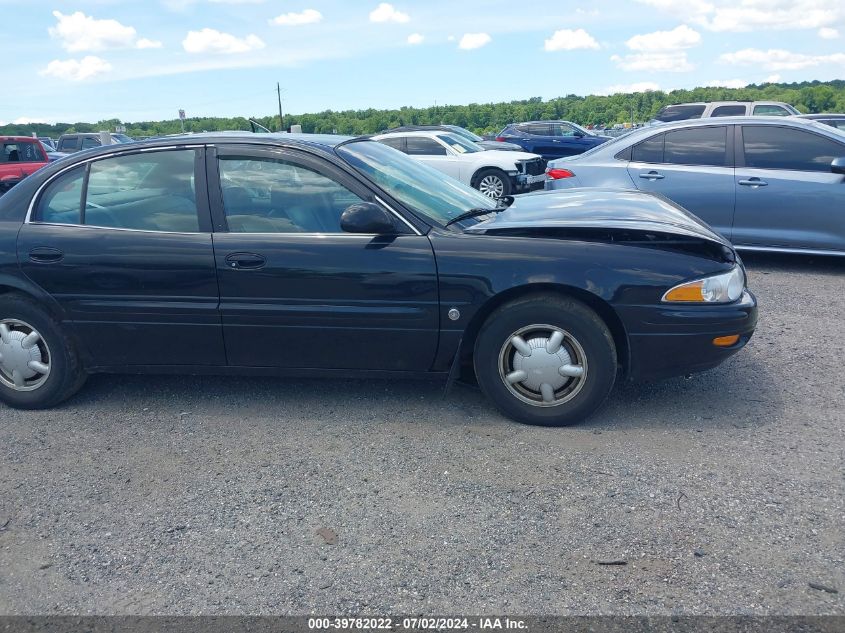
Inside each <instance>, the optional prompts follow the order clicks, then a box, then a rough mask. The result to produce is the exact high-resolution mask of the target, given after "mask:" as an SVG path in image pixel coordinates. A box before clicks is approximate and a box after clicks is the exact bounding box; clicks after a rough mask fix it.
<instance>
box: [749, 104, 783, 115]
mask: <svg viewBox="0 0 845 633" xmlns="http://www.w3.org/2000/svg"><path fill="white" fill-rule="evenodd" d="M754 114H755V115H757V116H789V115H790V113H789V112H787V111H786V108H782V107H781V106H779V105H756V106H754Z"/></svg>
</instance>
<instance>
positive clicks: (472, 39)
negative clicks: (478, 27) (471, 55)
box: [458, 33, 493, 51]
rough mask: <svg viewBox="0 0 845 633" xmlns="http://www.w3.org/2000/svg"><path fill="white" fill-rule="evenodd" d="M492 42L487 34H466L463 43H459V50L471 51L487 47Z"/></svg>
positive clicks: (462, 39)
mask: <svg viewBox="0 0 845 633" xmlns="http://www.w3.org/2000/svg"><path fill="white" fill-rule="evenodd" d="M492 41H493V38H492V37H490V36H489V35H488V34H487V33H464V36H463V37H462V38H461V41H460V42H458V48H460V49H462V50H465V51H471V50H474V49H476V48H481V47H482V46H487V44H489V43H490V42H492Z"/></svg>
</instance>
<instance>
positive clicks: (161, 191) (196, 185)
mask: <svg viewBox="0 0 845 633" xmlns="http://www.w3.org/2000/svg"><path fill="white" fill-rule="evenodd" d="M18 261H19V263H20V266H21V269H22V271H23V272H24V274H26V275H27V276H28V277H29V278H30V279H32V280H33V281H34V282H35V283H36V284H38V285H39V286H40V287H41V288H43V289H44V290H45V291H46V292H48V293H49V294H50V295H52V296H53V297H54V298H55V299H56V300H57V301H58V303H59V304H60V306H61V307H62V309H63V312H64V315H63V319H64V320H66V321H67V322H68V323H69V325H70V327H71V328H72V329H73V331H74V332H75V333H76V335H77V336H78V338H79V339H80V341H81V342H82V344H83V346H84V348H85V349H86V350H87V351H88V353H89V355H90V357H91V358H90V362H91V364H92V366H93V367H125V366H132V365H149V366H153V365H159V366H172V365H183V366H202V365H205V366H208V365H220V366H225V364H226V360H225V353H224V349H223V333H222V328H221V325H220V315H219V312H218V301H219V298H218V290H217V274H216V272H215V266H214V250H213V246H212V241H211V219H210V215H209V211H208V203H207V194H206V184H205V164H204V159H203V150H202V149H201V148H191V149H188V148H185V149H171V150H161V151H158V150H154V151H150V150H147V151H144V152H143V153H141V152H137V153H130V154H126V155H121V156H116V157H103V158H98V159H96V160H93V161H89V162H86V163H84V164H82V165H79V166H76V167H73V168H70V169H69V170H66V171H64V172H63V173H61V174H60V175H58V176H57V177H56V178H54V179H53V180H51V181H50V182H49V183H48V184H47V185H46V187H45V188H44V189H43V190H42V192H41V193H40V194H39V196H38V198H37V200H36V202H35V207H34V210H33V214H32V216H31V217H30V218H29V220H28V221H27V222H26V223H25V224H24V225H23V227H22V228H21V231H20V233H19V236H18Z"/></svg>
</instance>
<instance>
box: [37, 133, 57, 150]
mask: <svg viewBox="0 0 845 633" xmlns="http://www.w3.org/2000/svg"><path fill="white" fill-rule="evenodd" d="M38 140H39V141H41V144H42V145H43V146H44V149H45V150H46V151H48V152H55V151H56V141H54V140H53V139H51V138H50V137H49V136H39V137H38Z"/></svg>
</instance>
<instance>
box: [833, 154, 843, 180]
mask: <svg viewBox="0 0 845 633" xmlns="http://www.w3.org/2000/svg"><path fill="white" fill-rule="evenodd" d="M830 171H832V172H833V173H834V174H843V175H845V156H842V157H840V158H834V159H833V162H832V163H830Z"/></svg>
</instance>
